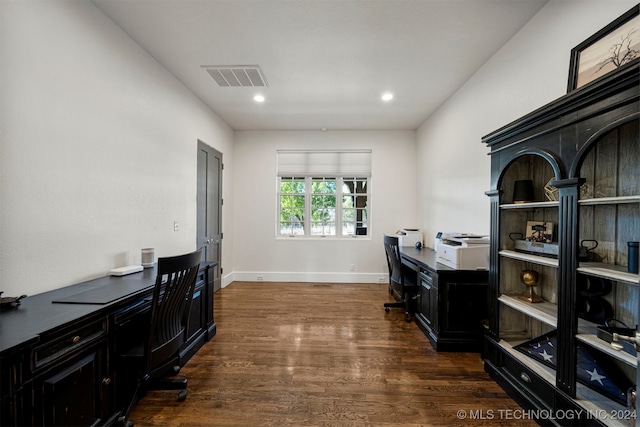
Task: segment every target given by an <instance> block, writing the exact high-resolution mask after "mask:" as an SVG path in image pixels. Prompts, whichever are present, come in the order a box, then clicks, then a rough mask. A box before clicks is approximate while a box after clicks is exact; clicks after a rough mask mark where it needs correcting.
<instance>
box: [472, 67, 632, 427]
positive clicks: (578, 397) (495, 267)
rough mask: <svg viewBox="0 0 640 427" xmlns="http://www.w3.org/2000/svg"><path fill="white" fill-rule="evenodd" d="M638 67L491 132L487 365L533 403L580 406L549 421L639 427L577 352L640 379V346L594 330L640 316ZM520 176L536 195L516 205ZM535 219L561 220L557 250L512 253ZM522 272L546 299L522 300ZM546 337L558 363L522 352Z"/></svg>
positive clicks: (552, 407) (488, 142)
mask: <svg viewBox="0 0 640 427" xmlns="http://www.w3.org/2000/svg"><path fill="white" fill-rule="evenodd" d="M639 68H640V67H639V62H638V60H636V61H634V62H632V63H630V64H627V65H626V66H624V67H621V68H619V69H618V70H617V71H615V72H612V73H610V74H608V75H607V76H605V77H602V78H600V79H598V80H596V81H594V82H592V83H590V84H587V85H585V86H583V87H581V88H580V89H578V90H574V91H572V92H570V93H568V94H566V95H564V96H562V97H561V98H559V99H557V100H555V101H554V102H551V103H550V104H548V105H545V106H543V107H541V108H539V109H537V110H535V111H533V112H532V113H530V114H527V115H526V116H524V117H522V118H520V119H518V120H516V121H514V122H512V123H510V124H508V125H506V126H504V127H502V128H500V129H498V130H496V131H495V132H492V133H491V134H489V135H487V136H485V137H484V138H483V142H484V143H485V144H486V145H487V146H488V147H489V148H490V150H491V152H490V155H491V189H490V190H489V191H487V193H486V194H487V195H488V196H489V197H490V199H491V203H490V206H491V208H490V209H491V244H490V269H489V322H488V325H487V328H486V331H485V341H484V349H483V356H484V359H485V369H486V371H487V372H488V373H489V374H490V375H491V376H492V377H493V378H494V379H495V380H496V381H497V382H498V383H499V384H500V385H501V386H502V387H503V388H504V389H505V390H507V391H508V392H509V393H510V394H511V395H512V396H513V397H514V398H515V399H516V400H517V401H518V402H519V403H520V404H522V405H523V406H524V407H525V408H527V409H545V410H550V411H558V410H562V411H573V412H572V415H575V414H578V413H580V411H582V412H581V414H582V415H581V417H580V419H579V420H576V419H558V418H554V417H550V418H545V419H538V421H539V422H540V423H541V424H548V425H620V426H627V425H633V424H632V420H631V419H626V418H628V417H625V414H626V413H625V410H626V409H627V406H626V404H623V403H621V402H620V401H619V400H618V401H617V400H616V399H615V398H613V397H611V396H609V395H607V394H606V393H604V394H603V393H602V392H601V391H600V390H597V389H594V388H593V387H588V386H586V385H585V383H584V381H581V380H580V372H579V369H582V367H581V366H579V356H580V354H582V353H581V352H582V351H583V349H585V350H587V351H588V352H589V354H592V355H595V356H594V357H597V359H598V360H599V361H601V363H602V365H604V366H606V367H609V366H614V367H615V370H616V372H617V373H621V374H622V381H621V382H620V384H627V382H628V383H630V384H632V385H633V384H636V383H637V378H638V374H637V364H638V363H637V358H636V355H633V354H630V353H628V352H625V351H620V350H616V349H614V348H613V346H612V345H611V344H610V343H608V342H607V341H605V340H603V339H601V338H598V336H597V327H598V325H600V324H602V323H603V321H604V319H606V318H614V319H618V320H620V321H622V322H624V323H625V324H627V325H629V327H630V328H635V327H636V325H638V323H639V319H638V309H639V307H638V306H639V301H640V296H639V285H638V277H639V276H638V274H633V273H629V272H628V271H627V266H628V258H627V242H628V241H638V240H640V142H639V141H640V134H639V130H638V124H639V122H640V108H639V105H640V104H639V92H640V86H639ZM520 180H531V181H532V183H533V189H534V201H532V202H530V203H518V204H516V203H513V189H514V184H515V182H516V181H520ZM529 221H535V222H543V223H544V222H546V223H548V224H549V223H551V224H553V238H552V242H551V243H552V244H554V245H557V256H549V255H548V254H544V253H541V252H540V253H539V252H536V251H533V252H522V251H521V250H516V246H515V242H516V240H518V238H522V237H518V235H517V234H515V233H522V234H524V233H525V231H526V226H527V222H529ZM524 238H526V235H525V236H524ZM594 241H596V242H597V247H594V248H593V249H590V250H589V251H585V250H584V249H585V247H588V248H591V247H593V246H594V245H595V243H594ZM581 247H582V250H581ZM585 252H586V255H587V256H586V257H585ZM523 270H533V271H535V272H536V273H537V275H538V277H539V282H538V284H537V286H536V287H535V291H536V293H537V294H538V295H539V296H541V297H542V299H543V301H542V302H538V303H531V302H527V301H524V300H523V299H521V298H520V296H521V295H522V294H524V293H525V290H526V286H525V285H524V284H523V283H522V281H521V279H520V274H521V272H522V271H523ZM549 335H551V336H554V337H555V340H556V341H555V347H554V351H555V354H553V358H554V359H553V362H554V363H553V366H550V365H549V364H545V363H541V362H540V361H539V360H537V359H535V358H533V357H530V356H529V355H527V354H524V353H523V352H520V351H518V350H517V347H518V346H519V345H520V344H522V343H526V342H528V341H531V340H535V339H536V338H538V337H543V336H549ZM612 369H613V368H612ZM550 413H554V412H550ZM616 418H622V419H616Z"/></svg>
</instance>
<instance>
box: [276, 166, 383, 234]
mask: <svg viewBox="0 0 640 427" xmlns="http://www.w3.org/2000/svg"><path fill="white" fill-rule="evenodd" d="M345 179H347V180H348V181H354V180H361V181H364V182H366V185H365V188H366V191H365V192H364V193H345V192H344V191H343V186H344V185H345ZM283 180H288V181H292V180H304V183H305V186H304V190H305V191H304V218H303V221H302V224H303V233H302V234H282V233H281V225H282V223H283V221H282V220H281V213H282V204H281V197H282V196H283V195H285V196H286V195H289V194H291V193H283V192H282V182H283ZM314 180H335V181H336V192H335V194H334V193H331V197H335V200H336V203H335V218H334V221H333V223H334V228H335V234H313V233H312V229H311V226H312V223H313V219H312V217H311V212H312V208H313V206H312V197H313V196H314V195H316V193H313V182H314ZM276 181H277V192H276V224H275V225H276V230H275V231H276V238H277V239H292V238H295V239H298V240H300V239H304V240H320V239H331V240H333V239H335V240H341V239H354V238H355V239H370V238H371V177H370V176H354V175H349V176H333V175H332V176H305V177H302V176H299V177H292V176H278V177H277V180H276ZM300 194H303V193H300ZM345 194H346V195H351V194H353V195H354V196H360V197H366V200H367V203H366V205H365V207H364V208H363V210H364V211H365V212H366V219H363V222H364V224H366V227H364V228H366V234H364V235H358V234H357V228H358V221H357V217H356V219H354V222H353V224H354V228H353V234H343V219H344V207H343V203H344V195H345ZM350 209H353V210H354V212H356V211H357V207H356V206H354V207H353V208H350Z"/></svg>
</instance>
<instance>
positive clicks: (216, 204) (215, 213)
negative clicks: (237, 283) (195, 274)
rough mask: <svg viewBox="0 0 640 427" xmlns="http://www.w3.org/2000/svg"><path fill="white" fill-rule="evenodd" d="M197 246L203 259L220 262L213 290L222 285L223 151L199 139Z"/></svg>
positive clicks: (215, 270) (216, 270)
mask: <svg viewBox="0 0 640 427" xmlns="http://www.w3.org/2000/svg"><path fill="white" fill-rule="evenodd" d="M197 210H198V213H197V218H196V221H197V229H196V233H197V241H196V244H197V247H198V248H202V252H203V260H204V261H217V262H218V266H217V267H216V268H215V269H214V272H215V273H214V279H213V290H214V292H216V291H218V290H219V289H220V287H221V285H222V282H221V278H220V275H221V274H222V269H221V267H220V261H221V240H222V233H221V224H222V153H220V152H219V151H216V150H214V149H213V148H211V147H209V146H208V145H207V144H205V143H203V142H202V141H198V208H197Z"/></svg>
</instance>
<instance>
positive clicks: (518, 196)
mask: <svg viewBox="0 0 640 427" xmlns="http://www.w3.org/2000/svg"><path fill="white" fill-rule="evenodd" d="M528 202H533V181H532V180H530V179H525V180H522V181H516V182H515V184H514V185H513V203H528Z"/></svg>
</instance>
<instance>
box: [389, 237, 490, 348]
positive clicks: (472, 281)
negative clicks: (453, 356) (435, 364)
mask: <svg viewBox="0 0 640 427" xmlns="http://www.w3.org/2000/svg"><path fill="white" fill-rule="evenodd" d="M400 255H401V257H402V263H403V265H404V267H405V271H409V272H412V271H413V272H415V275H416V276H415V279H416V283H417V284H418V295H417V304H416V314H415V318H416V323H417V324H418V326H419V327H420V329H422V331H423V332H424V333H425V334H426V335H427V336H428V337H429V341H430V342H431V345H432V346H433V348H434V349H435V350H436V351H473V352H479V351H480V350H481V348H482V336H483V327H482V321H483V320H485V319H486V318H487V307H488V299H487V298H488V281H489V272H488V271H482V270H456V269H454V268H451V267H447V266H446V265H444V264H440V263H438V262H436V252H435V251H434V250H432V249H429V248H422V249H416V248H414V247H410V246H409V247H401V248H400Z"/></svg>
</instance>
